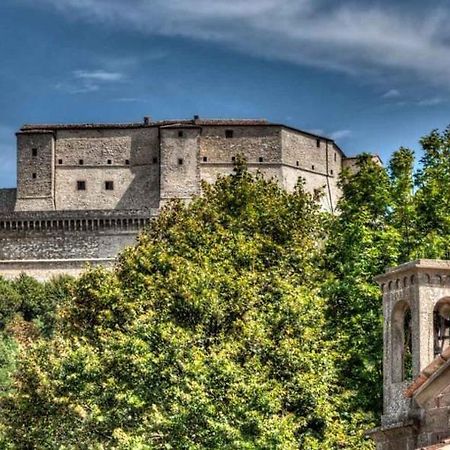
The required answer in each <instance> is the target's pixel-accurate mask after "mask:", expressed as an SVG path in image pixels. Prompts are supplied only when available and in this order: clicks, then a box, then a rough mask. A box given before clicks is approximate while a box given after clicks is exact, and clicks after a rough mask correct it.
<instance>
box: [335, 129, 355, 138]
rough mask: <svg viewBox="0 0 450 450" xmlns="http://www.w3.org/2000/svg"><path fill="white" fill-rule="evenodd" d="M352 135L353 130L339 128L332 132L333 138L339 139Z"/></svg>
mask: <svg viewBox="0 0 450 450" xmlns="http://www.w3.org/2000/svg"><path fill="white" fill-rule="evenodd" d="M351 135H352V132H351V130H337V131H333V133H331V134H330V137H331V139H333V140H339V139H345V138H348V137H350V136H351Z"/></svg>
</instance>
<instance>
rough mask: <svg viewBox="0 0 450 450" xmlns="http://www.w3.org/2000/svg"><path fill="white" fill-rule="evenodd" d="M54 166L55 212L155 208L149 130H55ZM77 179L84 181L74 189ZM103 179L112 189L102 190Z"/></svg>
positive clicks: (154, 150) (154, 156)
mask: <svg viewBox="0 0 450 450" xmlns="http://www.w3.org/2000/svg"><path fill="white" fill-rule="evenodd" d="M80 160H82V162H83V164H80ZM55 163H56V198H55V200H56V209H58V210H82V209H91V210H93V209H118V210H122V209H141V210H145V209H149V208H157V207H158V206H159V137H158V129H157V128H155V127H148V128H138V129H88V130H58V133H57V141H56V156H55ZM78 181H85V183H86V190H84V191H82V190H78V189H77V182H78ZM106 181H112V182H113V189H112V190H106V186H105V182H106Z"/></svg>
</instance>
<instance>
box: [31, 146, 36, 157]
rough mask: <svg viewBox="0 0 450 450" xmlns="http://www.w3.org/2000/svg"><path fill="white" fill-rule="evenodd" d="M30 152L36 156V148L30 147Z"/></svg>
mask: <svg viewBox="0 0 450 450" xmlns="http://www.w3.org/2000/svg"><path fill="white" fill-rule="evenodd" d="M31 154H32V155H33V156H37V148H32V149H31Z"/></svg>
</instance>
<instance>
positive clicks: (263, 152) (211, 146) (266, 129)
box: [200, 126, 281, 164]
mask: <svg viewBox="0 0 450 450" xmlns="http://www.w3.org/2000/svg"><path fill="white" fill-rule="evenodd" d="M226 130H232V131H233V137H232V138H227V137H226V135H225V132H226ZM280 133H281V128H280V127H273V126H253V127H248V126H241V127H239V126H220V127H219V126H203V127H202V134H201V138H200V161H203V157H206V158H208V160H207V162H211V163H232V158H233V157H236V156H237V155H239V154H241V155H244V156H245V158H246V159H247V162H248V163H249V164H252V163H259V158H260V157H262V158H263V162H271V163H275V162H278V163H279V162H280V161H281V137H280Z"/></svg>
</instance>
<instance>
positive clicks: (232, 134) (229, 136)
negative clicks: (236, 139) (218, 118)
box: [225, 130, 234, 139]
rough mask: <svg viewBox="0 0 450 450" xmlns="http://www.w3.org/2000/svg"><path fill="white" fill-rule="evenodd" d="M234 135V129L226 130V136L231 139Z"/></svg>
mask: <svg viewBox="0 0 450 450" xmlns="http://www.w3.org/2000/svg"><path fill="white" fill-rule="evenodd" d="M233 136H234V132H233V130H225V137H226V138H227V139H231V138H232V137H233Z"/></svg>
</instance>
